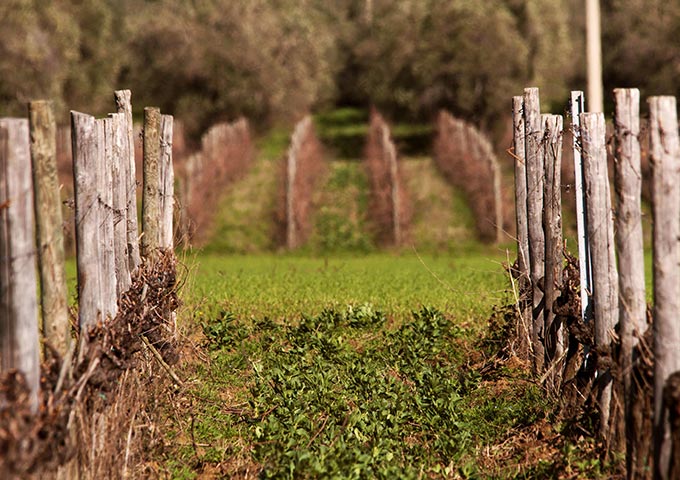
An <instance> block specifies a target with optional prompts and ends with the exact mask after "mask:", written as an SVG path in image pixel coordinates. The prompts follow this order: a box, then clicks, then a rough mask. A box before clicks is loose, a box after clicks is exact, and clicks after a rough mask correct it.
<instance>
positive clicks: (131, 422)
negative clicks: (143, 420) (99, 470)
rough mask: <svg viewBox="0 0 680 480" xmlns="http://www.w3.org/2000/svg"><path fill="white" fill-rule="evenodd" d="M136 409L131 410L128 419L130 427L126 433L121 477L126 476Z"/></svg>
mask: <svg viewBox="0 0 680 480" xmlns="http://www.w3.org/2000/svg"><path fill="white" fill-rule="evenodd" d="M136 416H137V411H136V410H135V411H134V412H132V420H130V429H129V430H128V434H127V442H126V444H125V463H124V464H123V478H128V461H129V460H130V444H131V443H132V430H133V428H134V426H135V417H136Z"/></svg>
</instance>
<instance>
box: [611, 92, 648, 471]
mask: <svg viewBox="0 0 680 480" xmlns="http://www.w3.org/2000/svg"><path fill="white" fill-rule="evenodd" d="M614 100H615V114H614V140H615V144H614V182H615V183H614V185H615V188H614V190H615V192H616V211H617V215H616V247H617V252H618V262H619V263H618V266H619V292H620V301H619V332H620V337H621V353H620V363H621V371H622V376H623V382H622V383H623V385H622V387H623V395H624V402H623V403H624V416H623V420H624V423H623V424H624V425H625V427H624V430H625V432H626V433H627V434H626V435H625V438H627V439H628V441H627V447H626V448H627V450H628V458H629V459H630V460H632V459H634V458H636V455H635V454H634V453H633V450H634V448H635V442H633V441H631V439H633V438H635V435H636V434H635V432H636V431H637V429H636V428H635V427H634V426H633V425H632V422H633V421H634V418H635V417H634V416H632V415H631V412H630V410H631V406H632V402H633V400H634V399H633V397H634V389H632V388H631V374H632V370H633V366H634V364H636V363H637V359H636V358H633V352H634V351H635V347H636V346H637V345H638V343H639V338H641V337H642V336H643V335H644V333H645V331H646V330H647V303H646V298H645V264H644V244H643V236H642V209H641V201H640V199H641V192H642V171H641V162H640V139H639V136H640V91H639V90H638V89H636V88H632V89H615V90H614ZM635 470H636V467H635V466H633V465H629V471H635Z"/></svg>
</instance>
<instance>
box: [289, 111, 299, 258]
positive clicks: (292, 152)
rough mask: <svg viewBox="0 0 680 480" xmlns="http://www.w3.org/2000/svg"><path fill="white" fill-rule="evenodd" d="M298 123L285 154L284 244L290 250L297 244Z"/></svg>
mask: <svg viewBox="0 0 680 480" xmlns="http://www.w3.org/2000/svg"><path fill="white" fill-rule="evenodd" d="M299 128H300V124H298V125H297V126H296V127H295V131H294V132H293V136H292V138H291V142H290V147H289V148H288V154H287V155H286V246H287V247H288V249H289V250H292V249H293V248H295V247H296V245H297V238H296V237H297V235H296V233H297V232H296V225H295V224H296V222H295V178H296V177H297V153H298V150H299V143H300V142H301V139H300V133H299Z"/></svg>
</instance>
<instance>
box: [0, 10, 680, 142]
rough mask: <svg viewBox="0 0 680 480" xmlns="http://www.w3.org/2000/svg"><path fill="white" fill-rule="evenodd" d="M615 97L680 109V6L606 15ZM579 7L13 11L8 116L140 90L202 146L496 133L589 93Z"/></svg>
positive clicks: (3, 17) (5, 85)
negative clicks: (356, 116)
mask: <svg viewBox="0 0 680 480" xmlns="http://www.w3.org/2000/svg"><path fill="white" fill-rule="evenodd" d="M602 10H603V11H602V17H603V32H604V45H605V48H604V60H605V65H604V71H605V84H606V85H605V86H606V89H607V90H609V89H611V88H613V87H618V86H632V85H634V86H637V87H639V88H641V89H642V90H643V94H644V95H650V94H677V93H680V91H679V90H680V86H678V84H677V82H674V81H673V80H674V78H676V77H677V74H678V69H680V67H679V66H678V65H680V62H678V57H680V44H678V43H677V42H675V41H673V40H674V39H675V38H677V33H678V31H679V30H680V5H679V4H677V2H665V1H661V0H652V1H644V2H643V1H641V0H603V1H602ZM583 23H584V22H583V2H582V1H580V0H487V1H484V2H474V1H470V0H452V1H446V2H443V1H440V0H398V1H394V0H300V1H296V0H200V1H199V0H187V1H185V0H51V1H44V0H5V1H3V2H2V4H1V5H0V58H1V59H2V60H1V61H0V114H1V115H10V114H11V115H18V114H23V110H24V108H25V106H24V102H26V101H27V100H28V99H33V98H39V97H47V98H51V99H53V100H55V101H56V102H57V104H58V106H59V107H60V108H61V112H62V116H61V117H60V118H61V119H62V120H64V121H65V120H66V116H65V113H66V110H67V109H87V110H88V111H92V110H95V111H97V113H104V112H105V111H106V109H107V108H108V109H110V108H109V107H108V105H109V104H110V99H109V98H108V97H109V92H110V91H111V90H112V89H114V88H131V89H132V90H133V91H134V92H135V95H136V98H135V104H136V105H137V106H142V105H145V104H156V105H159V106H160V107H161V108H163V110H164V111H167V112H169V113H173V114H175V115H177V116H180V117H181V118H182V119H183V120H184V121H185V122H186V124H187V127H188V129H189V131H190V132H194V133H198V132H200V131H202V130H203V129H205V127H206V126H207V125H209V124H211V123H213V122H214V121H215V120H218V119H222V118H225V117H226V118H230V119H233V118H235V117H237V116H239V115H245V116H247V117H249V118H250V119H252V120H253V121H254V122H255V123H256V124H258V125H261V126H269V125H271V124H272V123H277V122H282V121H288V120H290V119H292V118H298V117H299V116H300V114H301V113H303V112H305V111H307V110H309V109H317V110H318V109H323V107H325V106H328V105H329V104H336V105H354V106H362V107H365V106H368V105H369V104H374V105H376V106H378V107H379V108H380V109H381V110H382V111H383V112H386V113H387V114H390V115H395V116H396V115H399V116H401V117H402V118H405V117H406V118H418V119H421V120H422V119H429V118H430V117H431V116H432V115H433V114H434V113H435V112H436V111H437V110H438V109H439V108H442V107H444V108H447V109H448V110H450V111H451V112H452V113H454V114H455V115H457V116H459V117H462V118H466V119H468V120H472V121H474V122H475V123H477V124H478V125H481V126H482V127H485V128H492V127H494V125H495V122H497V121H500V119H499V116H500V115H501V114H503V113H505V112H507V111H508V107H507V103H508V102H507V98H509V95H510V94H511V93H516V92H519V91H520V89H521V88H522V87H524V86H526V85H529V84H535V85H537V86H539V87H541V89H542V90H541V92H542V95H543V100H544V101H545V102H547V103H548V104H551V103H552V104H553V105H551V107H553V108H554V107H557V108H559V107H560V106H561V104H562V103H564V101H565V98H566V92H567V90H568V89H572V88H583V87H584V81H583V80H584V78H585V72H584V68H585V67H584V62H583V61H582V59H583V37H584V33H583Z"/></svg>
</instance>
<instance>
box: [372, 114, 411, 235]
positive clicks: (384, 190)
mask: <svg viewBox="0 0 680 480" xmlns="http://www.w3.org/2000/svg"><path fill="white" fill-rule="evenodd" d="M364 164H365V165H366V170H367V172H368V178H369V184H370V204H369V217H370V219H371V222H372V224H373V229H374V234H375V238H376V240H377V241H378V243H379V244H381V245H399V244H402V243H403V242H404V241H405V236H406V232H407V229H408V226H409V224H410V220H411V206H410V202H409V198H408V195H407V193H406V188H405V182H404V181H403V179H402V174H401V168H400V166H399V162H398V161H397V151H396V148H395V146H394V142H393V141H392V138H391V135H390V129H389V126H388V125H387V123H386V122H385V120H384V119H383V117H382V116H381V115H380V113H378V112H377V111H375V110H373V111H372V112H371V120H370V125H369V130H368V139H367V142H366V148H365V150H364Z"/></svg>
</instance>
